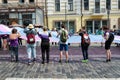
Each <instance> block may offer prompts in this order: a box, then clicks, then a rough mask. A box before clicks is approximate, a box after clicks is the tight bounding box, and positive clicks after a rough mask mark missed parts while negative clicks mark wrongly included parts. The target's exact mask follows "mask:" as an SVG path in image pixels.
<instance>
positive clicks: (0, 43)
mask: <svg viewBox="0 0 120 80" xmlns="http://www.w3.org/2000/svg"><path fill="white" fill-rule="evenodd" d="M0 48H2V41H1V38H0Z"/></svg>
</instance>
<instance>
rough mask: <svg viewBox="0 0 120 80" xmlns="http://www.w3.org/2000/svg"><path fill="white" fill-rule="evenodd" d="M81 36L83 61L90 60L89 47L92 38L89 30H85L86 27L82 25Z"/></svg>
mask: <svg viewBox="0 0 120 80" xmlns="http://www.w3.org/2000/svg"><path fill="white" fill-rule="evenodd" d="M79 35H80V36H81V49H82V54H83V60H82V62H83V63H86V62H88V47H89V45H90V38H89V35H88V34H87V32H86V31H85V27H82V30H81V32H80V33H79Z"/></svg>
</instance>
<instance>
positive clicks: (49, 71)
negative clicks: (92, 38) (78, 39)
mask: <svg viewBox="0 0 120 80" xmlns="http://www.w3.org/2000/svg"><path fill="white" fill-rule="evenodd" d="M111 51H112V61H111V62H109V63H106V62H105V59H106V55H105V50H104V47H90V48H89V62H88V63H81V60H82V53H81V49H80V48H79V47H70V48H69V60H70V62H69V63H65V57H64V58H63V62H62V64H61V63H58V60H59V50H58V47H51V52H50V63H49V64H47V63H46V64H44V65H43V64H41V52H40V48H39V47H37V61H36V63H32V64H31V65H27V53H26V48H25V47H20V48H19V56H20V58H19V60H20V61H19V62H18V63H15V62H10V58H9V52H8V51H2V50H1V51H0V80H4V79H6V78H46V79H47V78H53V79H54V78H57V79H58V78H59V79H69V78H70V79H75V78H85V79H86V78H120V47H111Z"/></svg>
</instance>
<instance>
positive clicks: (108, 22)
mask: <svg viewBox="0 0 120 80" xmlns="http://www.w3.org/2000/svg"><path fill="white" fill-rule="evenodd" d="M109 16H110V10H109V8H108V9H107V18H108V20H107V26H108V27H110V18H109Z"/></svg>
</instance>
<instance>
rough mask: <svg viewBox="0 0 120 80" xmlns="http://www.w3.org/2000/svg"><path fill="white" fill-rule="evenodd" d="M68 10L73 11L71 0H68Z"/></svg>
mask: <svg viewBox="0 0 120 80" xmlns="http://www.w3.org/2000/svg"><path fill="white" fill-rule="evenodd" d="M68 6H69V9H68V10H69V11H73V0H68Z"/></svg>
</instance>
